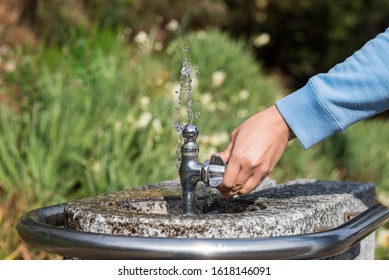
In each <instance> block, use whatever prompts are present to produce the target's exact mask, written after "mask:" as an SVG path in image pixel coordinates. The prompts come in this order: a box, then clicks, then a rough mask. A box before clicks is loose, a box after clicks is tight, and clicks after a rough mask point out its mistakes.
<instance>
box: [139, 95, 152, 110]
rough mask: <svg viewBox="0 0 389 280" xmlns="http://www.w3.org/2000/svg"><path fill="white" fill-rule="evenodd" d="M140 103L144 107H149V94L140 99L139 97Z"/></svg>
mask: <svg viewBox="0 0 389 280" xmlns="http://www.w3.org/2000/svg"><path fill="white" fill-rule="evenodd" d="M139 103H140V107H141V108H142V109H147V107H148V106H149V104H150V98H149V97H148V96H142V97H141V98H140V99H139Z"/></svg>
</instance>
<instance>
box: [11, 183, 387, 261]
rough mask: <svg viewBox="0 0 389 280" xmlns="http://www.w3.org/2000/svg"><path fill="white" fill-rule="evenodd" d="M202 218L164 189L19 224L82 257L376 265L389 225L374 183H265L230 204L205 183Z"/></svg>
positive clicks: (100, 199) (54, 210) (124, 194)
mask: <svg viewBox="0 0 389 280" xmlns="http://www.w3.org/2000/svg"><path fill="white" fill-rule="evenodd" d="M196 192H197V194H196V201H195V210H196V214H193V215H187V214H186V215H183V214H181V197H180V195H181V186H180V183H179V181H178V180H173V181H165V182H160V183H157V184H151V185H147V186H142V187H138V188H133V189H127V190H124V191H120V192H116V193H111V194H105V195H101V196H97V197H90V198H84V199H80V200H76V201H73V202H67V203H64V204H59V205H53V206H49V207H45V208H40V209H36V210H32V211H30V212H28V213H26V214H25V215H23V216H22V217H21V218H20V220H19V223H18V225H17V230H18V233H19V235H20V237H21V238H22V239H23V240H24V241H25V242H26V243H27V244H29V245H30V246H32V247H36V248H40V249H42V250H46V251H50V252H55V253H57V254H60V255H62V256H66V258H68V257H70V258H81V259H96V258H97V259H187V258H190V259H311V258H314V259H323V258H329V259H374V230H375V229H376V228H378V227H379V226H380V225H382V224H383V223H385V222H386V221H387V220H388V219H389V209H388V208H387V207H385V206H383V205H379V204H377V205H375V203H376V201H375V187H374V185H373V184H370V183H360V182H339V181H318V180H296V181H292V182H287V183H284V184H276V183H275V182H274V181H272V180H266V181H265V182H264V183H263V184H262V185H260V186H259V187H258V188H257V190H256V191H254V192H253V193H251V194H249V195H246V196H240V197H234V198H232V199H229V200H227V199H223V198H221V197H220V196H219V195H218V192H217V191H216V190H209V189H208V188H205V186H204V185H201V183H199V184H198V185H197V187H196Z"/></svg>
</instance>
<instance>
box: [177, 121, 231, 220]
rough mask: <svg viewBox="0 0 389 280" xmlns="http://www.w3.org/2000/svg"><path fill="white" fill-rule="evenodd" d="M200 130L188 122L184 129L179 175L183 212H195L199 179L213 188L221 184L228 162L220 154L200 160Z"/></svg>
mask: <svg viewBox="0 0 389 280" xmlns="http://www.w3.org/2000/svg"><path fill="white" fill-rule="evenodd" d="M198 135H199V130H198V128H197V127H196V126H195V125H194V124H188V125H186V126H185V127H184V129H183V130H182V137H183V140H184V144H183V145H182V147H181V166H180V169H179V175H180V179H181V187H182V207H183V214H194V213H195V210H194V202H195V187H196V184H197V183H198V182H199V181H202V182H204V183H205V184H206V185H209V186H210V187H212V188H216V187H218V186H219V185H220V183H221V181H222V179H223V175H224V171H225V168H226V164H225V163H224V162H223V160H222V159H221V157H220V156H218V155H213V156H212V157H211V158H210V160H206V161H205V162H204V163H203V164H201V163H199V161H198V154H199V146H198V145H197V143H196V139H197V136H198Z"/></svg>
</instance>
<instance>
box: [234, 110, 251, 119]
mask: <svg viewBox="0 0 389 280" xmlns="http://www.w3.org/2000/svg"><path fill="white" fill-rule="evenodd" d="M236 116H237V117H238V118H246V117H248V116H249V111H248V110H247V109H242V110H239V111H238V112H236Z"/></svg>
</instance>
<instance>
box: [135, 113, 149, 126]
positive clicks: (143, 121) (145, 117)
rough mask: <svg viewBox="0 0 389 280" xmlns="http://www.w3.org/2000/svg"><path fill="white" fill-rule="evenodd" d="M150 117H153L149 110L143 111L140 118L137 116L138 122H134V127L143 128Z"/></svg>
mask: <svg viewBox="0 0 389 280" xmlns="http://www.w3.org/2000/svg"><path fill="white" fill-rule="evenodd" d="M152 118H153V116H152V115H151V113H150V112H144V113H143V114H142V115H141V116H140V118H139V120H138V122H137V124H136V127H137V128H145V127H147V126H148V124H149V123H150V121H151V119H152Z"/></svg>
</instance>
